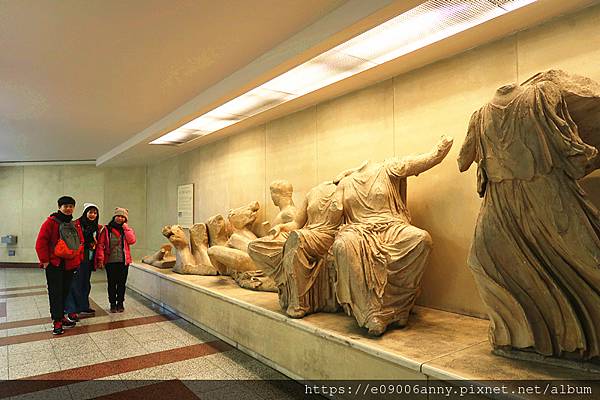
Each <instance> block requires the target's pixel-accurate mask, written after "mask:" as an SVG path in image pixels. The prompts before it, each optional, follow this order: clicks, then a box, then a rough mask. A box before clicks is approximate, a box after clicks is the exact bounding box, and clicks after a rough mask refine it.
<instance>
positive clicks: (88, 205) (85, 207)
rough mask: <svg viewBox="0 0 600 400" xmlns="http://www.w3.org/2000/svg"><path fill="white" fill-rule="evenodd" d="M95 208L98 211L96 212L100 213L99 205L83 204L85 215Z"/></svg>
mask: <svg viewBox="0 0 600 400" xmlns="http://www.w3.org/2000/svg"><path fill="white" fill-rule="evenodd" d="M91 207H94V208H95V209H96V211H100V209H99V208H98V206H97V205H95V204H94V203H83V213H84V214H85V213H86V212H87V210H88V208H91Z"/></svg>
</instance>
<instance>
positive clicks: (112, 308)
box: [110, 304, 117, 313]
mask: <svg viewBox="0 0 600 400" xmlns="http://www.w3.org/2000/svg"><path fill="white" fill-rule="evenodd" d="M110 312H112V313H115V312H117V305H116V304H111V305H110Z"/></svg>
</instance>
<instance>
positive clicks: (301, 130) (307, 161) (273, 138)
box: [265, 107, 319, 220]
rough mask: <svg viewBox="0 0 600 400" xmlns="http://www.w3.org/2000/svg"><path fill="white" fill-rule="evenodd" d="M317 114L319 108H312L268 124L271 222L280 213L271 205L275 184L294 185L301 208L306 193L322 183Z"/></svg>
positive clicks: (268, 215) (268, 208) (267, 170)
mask: <svg viewBox="0 0 600 400" xmlns="http://www.w3.org/2000/svg"><path fill="white" fill-rule="evenodd" d="M316 110H317V109H316V107H310V108H307V109H305V110H302V111H299V112H297V113H294V114H291V115H288V116H286V117H284V118H280V119H277V120H275V121H272V122H269V123H268V124H267V138H266V149H267V150H266V153H267V159H266V180H265V183H266V202H267V217H268V219H269V220H272V219H273V218H275V216H276V215H277V213H278V212H279V209H278V208H277V207H275V206H274V205H273V202H272V201H271V196H270V191H269V185H270V184H271V182H272V181H274V180H276V179H287V180H288V181H290V183H291V184H292V186H293V187H294V195H293V199H294V202H295V203H296V205H298V206H299V205H300V204H302V201H303V200H304V196H306V193H308V191H309V190H310V189H311V188H312V187H314V186H316V185H317V184H318V183H319V182H318V180H317V131H316V124H315V122H316Z"/></svg>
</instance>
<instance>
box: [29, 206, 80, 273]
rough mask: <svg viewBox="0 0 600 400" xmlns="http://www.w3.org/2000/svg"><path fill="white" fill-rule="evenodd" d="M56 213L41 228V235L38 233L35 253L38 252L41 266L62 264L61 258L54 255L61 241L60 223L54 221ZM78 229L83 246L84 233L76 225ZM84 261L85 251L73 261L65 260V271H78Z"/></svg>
mask: <svg viewBox="0 0 600 400" xmlns="http://www.w3.org/2000/svg"><path fill="white" fill-rule="evenodd" d="M55 215H56V213H54V214H51V215H50V216H49V217H48V218H46V220H45V221H44V223H43V224H42V227H41V228H40V233H38V237H37V240H36V241H35V251H36V252H37V256H38V259H39V260H40V265H41V264H43V263H50V264H51V265H52V266H54V267H58V266H59V265H60V263H61V261H62V260H61V258H59V257H57V256H56V255H54V248H55V247H56V244H57V243H58V240H59V239H60V233H59V231H58V226H59V223H58V222H57V221H55V220H54V218H53V217H54V216H55ZM75 226H76V227H77V233H78V234H79V240H80V241H81V245H82V246H83V232H82V231H81V227H80V226H79V225H78V224H75ZM82 260H83V249H82V251H81V252H80V256H79V257H75V258H72V259H69V260H68V259H64V262H65V269H66V270H73V269H77V267H79V265H80V264H81V261H82Z"/></svg>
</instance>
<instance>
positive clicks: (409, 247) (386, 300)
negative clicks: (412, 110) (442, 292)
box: [332, 137, 452, 336]
mask: <svg viewBox="0 0 600 400" xmlns="http://www.w3.org/2000/svg"><path fill="white" fill-rule="evenodd" d="M451 146H452V139H449V138H446V137H442V139H441V140H440V141H439V143H438V144H437V145H436V146H435V147H434V148H433V149H432V150H431V151H430V152H428V153H425V154H420V155H416V156H406V157H397V158H392V159H388V160H385V161H384V162H381V163H375V162H370V161H369V162H366V163H364V164H363V165H362V166H361V167H359V168H358V169H356V170H355V171H351V172H350V173H347V174H346V176H344V177H342V178H341V180H340V181H339V183H338V188H337V191H338V192H339V193H338V196H340V198H341V202H342V208H343V215H344V219H345V225H343V226H342V227H341V229H340V230H339V231H338V233H337V234H336V237H335V239H334V242H333V245H332V252H333V261H334V265H335V268H336V271H337V283H336V296H337V300H338V302H339V303H340V305H341V306H342V307H343V309H344V311H345V312H346V313H347V314H348V315H352V316H354V318H355V319H356V321H357V322H358V324H359V326H361V327H366V328H367V329H368V333H369V334H370V335H373V336H379V335H381V334H383V333H384V332H385V330H386V329H387V328H388V326H390V325H392V324H395V325H398V326H405V325H406V324H407V322H408V317H409V313H410V310H411V309H412V307H413V305H414V302H415V299H416V296H417V293H418V291H419V288H420V283H421V277H422V275H423V271H424V269H425V264H426V261H427V257H428V255H429V253H430V251H431V246H432V240H431V237H430V236H429V233H427V232H426V231H424V230H422V229H419V228H417V227H415V226H413V225H411V220H410V215H409V212H408V209H407V206H406V197H405V196H406V195H405V194H406V178H407V177H409V176H413V175H418V174H420V173H422V172H425V171H427V170H429V169H430V168H432V167H434V166H436V165H437V164H439V163H440V162H442V160H443V159H444V157H446V155H447V154H448V152H449V151H450V148H451Z"/></svg>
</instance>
